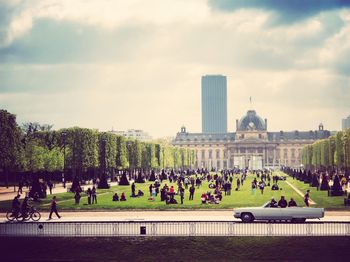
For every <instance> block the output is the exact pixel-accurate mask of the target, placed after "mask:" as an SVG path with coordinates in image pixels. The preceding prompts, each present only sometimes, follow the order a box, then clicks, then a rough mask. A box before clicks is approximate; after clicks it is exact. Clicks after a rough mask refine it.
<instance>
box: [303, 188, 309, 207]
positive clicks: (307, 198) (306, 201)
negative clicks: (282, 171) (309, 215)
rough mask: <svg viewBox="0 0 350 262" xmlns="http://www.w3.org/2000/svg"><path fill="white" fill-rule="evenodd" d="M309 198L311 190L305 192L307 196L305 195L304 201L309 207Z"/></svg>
mask: <svg viewBox="0 0 350 262" xmlns="http://www.w3.org/2000/svg"><path fill="white" fill-rule="evenodd" d="M309 200H310V190H307V191H306V194H305V196H304V203H305V205H306V206H307V207H309V206H310V204H309Z"/></svg>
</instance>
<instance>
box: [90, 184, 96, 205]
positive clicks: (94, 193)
mask: <svg viewBox="0 0 350 262" xmlns="http://www.w3.org/2000/svg"><path fill="white" fill-rule="evenodd" d="M91 195H92V204H93V203H95V204H97V193H96V187H92V191H91Z"/></svg>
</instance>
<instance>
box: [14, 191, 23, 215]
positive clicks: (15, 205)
mask: <svg viewBox="0 0 350 262" xmlns="http://www.w3.org/2000/svg"><path fill="white" fill-rule="evenodd" d="M20 196H21V195H20V194H18V195H17V196H15V198H14V199H13V200H12V215H13V216H17V215H18V213H19V210H20V206H21V203H20V202H19V198H20Z"/></svg>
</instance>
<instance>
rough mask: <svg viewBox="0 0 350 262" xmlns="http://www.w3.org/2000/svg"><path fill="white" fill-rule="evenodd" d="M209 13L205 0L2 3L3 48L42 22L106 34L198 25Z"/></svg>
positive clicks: (0, 36)
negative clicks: (70, 24)
mask: <svg viewBox="0 0 350 262" xmlns="http://www.w3.org/2000/svg"><path fill="white" fill-rule="evenodd" d="M208 13H209V8H208V6H207V5H206V2H205V1H203V0H194V1H186V0H177V1H173V0H148V1H143V0H128V1H123V0H119V1H110V0H98V1H85V0H74V1H71V0H32V1H26V0H23V1H21V0H1V1H0V22H1V23H0V48H1V47H6V46H9V45H10V44H11V43H12V42H13V41H14V40H15V39H17V38H19V37H21V36H23V35H24V34H25V33H27V32H28V31H30V30H31V29H32V26H33V23H34V22H35V21H36V20H39V19H50V20H55V21H70V22H73V23H78V24H84V25H90V26H96V27H98V28H102V29H105V30H110V29H111V30H114V29H115V28H119V27H124V26H130V25H131V26H132V25H133V24H142V23H143V24H156V25H163V24H167V23H173V22H176V21H184V20H186V21H189V22H198V21H199V20H201V19H203V18H205V17H206V16H207V14H208Z"/></svg>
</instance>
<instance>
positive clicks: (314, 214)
mask: <svg viewBox="0 0 350 262" xmlns="http://www.w3.org/2000/svg"><path fill="white" fill-rule="evenodd" d="M233 216H234V217H235V218H240V219H241V220H242V221H243V222H253V221H254V220H272V221H273V220H287V221H291V222H305V220H306V219H313V218H322V217H324V208H312V207H286V208H280V207H270V201H268V202H267V203H265V204H264V205H263V206H261V207H246V208H237V209H235V210H234V215H233Z"/></svg>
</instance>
